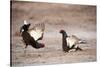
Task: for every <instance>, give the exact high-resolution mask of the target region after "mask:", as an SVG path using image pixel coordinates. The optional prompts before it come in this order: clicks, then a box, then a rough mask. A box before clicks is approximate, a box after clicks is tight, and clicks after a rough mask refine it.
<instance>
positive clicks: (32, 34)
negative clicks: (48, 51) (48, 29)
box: [20, 20, 45, 49]
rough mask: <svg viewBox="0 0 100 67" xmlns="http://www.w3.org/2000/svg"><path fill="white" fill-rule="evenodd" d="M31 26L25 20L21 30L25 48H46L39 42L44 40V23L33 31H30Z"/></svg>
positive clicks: (36, 26)
mask: <svg viewBox="0 0 100 67" xmlns="http://www.w3.org/2000/svg"><path fill="white" fill-rule="evenodd" d="M30 25H31V24H30V23H27V22H26V20H24V25H23V26H22V27H21V29H20V33H21V36H22V38H23V42H24V43H25V48H27V46H28V45H31V46H32V47H33V48H36V49H39V48H43V47H45V45H44V44H43V43H39V42H38V40H42V38H43V34H44V29H45V25H44V24H43V23H42V24H36V25H35V26H34V27H33V28H32V29H29V27H30Z"/></svg>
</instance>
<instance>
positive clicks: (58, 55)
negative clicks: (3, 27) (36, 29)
mask: <svg viewBox="0 0 100 67" xmlns="http://www.w3.org/2000/svg"><path fill="white" fill-rule="evenodd" d="M11 9H12V15H11V16H12V25H11V27H12V32H11V33H12V34H11V38H12V42H11V53H12V59H11V61H12V64H13V65H14V66H23V65H24V66H25V65H44V64H62V63H80V62H93V61H96V6H86V5H72V4H56V3H53V4H52V3H41V2H40V3H39V2H16V1H15V2H12V7H11ZM24 20H27V21H28V22H30V23H31V27H32V26H33V25H34V24H36V23H45V31H44V38H43V40H42V41H41V42H43V43H45V48H41V49H35V48H32V47H31V46H28V48H27V49H26V53H24V50H25V49H24V47H25V45H24V43H23V42H22V41H21V40H22V37H21V36H19V31H20V27H21V26H22V25H23V21H24ZM61 29H64V30H66V32H67V34H68V35H72V34H74V35H76V36H77V37H79V38H81V39H83V40H86V42H87V43H86V44H80V47H81V48H82V49H83V51H77V52H74V51H72V52H69V53H64V52H63V51H62V35H61V34H60V33H59V31H60V30H61Z"/></svg>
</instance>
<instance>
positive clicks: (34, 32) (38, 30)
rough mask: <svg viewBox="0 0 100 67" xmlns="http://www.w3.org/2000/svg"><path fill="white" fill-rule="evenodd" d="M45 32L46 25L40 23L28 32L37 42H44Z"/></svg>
mask: <svg viewBox="0 0 100 67" xmlns="http://www.w3.org/2000/svg"><path fill="white" fill-rule="evenodd" d="M44 30H45V24H44V23H39V24H35V25H34V27H33V28H32V29H30V30H29V31H28V32H29V34H30V35H31V36H32V37H33V38H34V39H35V40H36V41H38V40H42V38H43V35H44Z"/></svg>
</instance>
